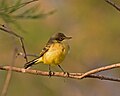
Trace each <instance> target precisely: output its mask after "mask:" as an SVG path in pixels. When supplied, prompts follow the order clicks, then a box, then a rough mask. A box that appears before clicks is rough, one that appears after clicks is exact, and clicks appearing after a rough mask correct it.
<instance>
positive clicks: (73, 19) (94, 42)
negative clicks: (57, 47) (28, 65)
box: [0, 0, 120, 96]
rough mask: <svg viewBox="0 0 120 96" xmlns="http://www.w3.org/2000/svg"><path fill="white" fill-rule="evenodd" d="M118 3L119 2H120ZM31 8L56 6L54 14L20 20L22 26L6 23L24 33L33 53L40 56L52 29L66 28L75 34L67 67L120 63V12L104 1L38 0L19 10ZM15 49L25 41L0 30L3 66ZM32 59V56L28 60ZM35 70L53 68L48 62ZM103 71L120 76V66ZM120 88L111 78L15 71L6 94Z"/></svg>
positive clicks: (95, 92) (46, 95)
mask: <svg viewBox="0 0 120 96" xmlns="http://www.w3.org/2000/svg"><path fill="white" fill-rule="evenodd" d="M0 1H1V2H2V0H0ZM5 1H6V2H7V3H8V4H9V5H12V4H14V3H15V2H14V0H11V1H9V0H5ZM16 1H17V0H16ZM18 1H19V0H18ZM22 1H23V2H24V1H28V0H22ZM114 1H115V2H116V3H117V4H118V5H120V1H119V0H114ZM36 4H37V5H36ZM31 6H39V7H38V9H37V10H38V13H48V12H50V11H53V10H55V12H54V13H53V14H50V15H45V16H43V17H40V18H36V19H31V18H29V19H25V18H16V19H15V21H17V24H18V25H17V26H16V23H15V24H13V23H10V22H9V23H8V22H7V24H9V26H10V27H11V28H12V30H14V31H15V32H17V33H18V34H20V35H21V36H23V37H24V41H25V47H26V50H27V52H28V53H32V54H39V52H40V51H41V50H42V48H43V47H44V45H45V43H46V42H47V40H48V38H49V37H50V36H51V35H52V34H53V33H55V32H64V33H65V34H66V35H68V36H72V37H73V39H72V40H71V41H70V42H69V43H70V46H71V51H70V54H68V56H67V57H66V59H65V60H64V62H63V63H62V67H63V68H64V69H65V70H66V71H68V72H86V71H88V70H91V69H94V68H98V67H101V66H104V65H109V64H112V63H117V62H120V27H119V22H120V18H119V17H120V12H118V11H117V10H116V9H114V8H113V7H112V6H110V5H108V4H107V3H106V2H105V1H104V0H92V1H91V0H69V1H68V0H39V1H38V2H35V3H32V4H30V5H27V6H25V7H23V8H22V9H20V10H19V11H17V12H15V13H14V14H18V13H22V12H23V11H24V10H25V9H27V8H30V7H31ZM3 23H5V21H4V20H3V19H2V18H1V19H0V24H3ZM19 26H20V27H19ZM22 29H23V30H24V31H23V30H22ZM15 47H18V48H19V50H20V51H21V47H20V43H19V42H18V40H17V39H16V38H14V37H13V36H11V35H9V34H7V33H4V32H2V31H0V53H1V54H0V64H1V65H9V64H10V62H11V59H12V55H13V50H14V48H15ZM31 59H33V57H30V58H29V60H31ZM24 63H25V60H24V59H23V57H18V58H17V59H16V64H15V66H19V67H23V65H24ZM32 68H33V69H40V70H45V71H47V70H48V66H46V65H43V64H39V65H36V66H34V67H32ZM52 70H53V71H60V70H59V69H58V68H57V67H53V68H52ZM101 74H104V75H107V76H116V77H119V76H120V70H119V69H115V70H110V71H106V72H101ZM5 77H6V72H5V71H0V78H1V79H0V92H1V90H2V87H3V84H4V81H5ZM119 89H120V85H119V84H118V83H116V82H111V81H102V80H97V79H83V80H72V79H68V78H56V77H52V78H48V77H43V76H35V75H30V74H21V73H13V75H12V79H11V81H10V85H9V88H8V92H7V96H21V95H23V96H33V95H35V96H67V95H69V96H101V95H102V96H113V95H115V96H119Z"/></svg>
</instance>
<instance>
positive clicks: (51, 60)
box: [24, 33, 72, 72]
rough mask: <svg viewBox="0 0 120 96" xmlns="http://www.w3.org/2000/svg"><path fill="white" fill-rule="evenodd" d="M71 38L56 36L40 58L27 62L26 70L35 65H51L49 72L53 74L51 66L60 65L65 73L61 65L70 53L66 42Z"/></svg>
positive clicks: (59, 34) (51, 39)
mask: <svg viewBox="0 0 120 96" xmlns="http://www.w3.org/2000/svg"><path fill="white" fill-rule="evenodd" d="M71 38H72V37H67V36H65V35H64V34H63V33H57V34H54V35H53V36H52V37H51V38H50V39H49V41H48V43H47V44H46V46H45V47H44V48H43V50H42V52H41V53H40V56H39V57H37V58H35V59H33V60H32V61H29V62H27V63H26V64H25V65H24V68H25V69H27V68H29V67H30V66H32V65H34V64H37V63H44V64H48V65H49V72H51V70H50V66H52V65H58V67H59V68H60V69H61V70H62V71H63V72H65V71H64V70H63V69H62V68H61V66H60V65H59V64H60V63H61V62H62V61H63V60H64V58H65V56H66V54H67V53H68V51H69V45H68V43H67V42H65V41H66V40H67V39H71Z"/></svg>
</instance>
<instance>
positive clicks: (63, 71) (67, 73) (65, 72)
mask: <svg viewBox="0 0 120 96" xmlns="http://www.w3.org/2000/svg"><path fill="white" fill-rule="evenodd" d="M58 67H59V68H60V69H61V70H62V71H63V72H64V74H66V73H67V75H68V77H69V73H68V72H65V71H64V70H63V68H62V67H61V66H60V65H58Z"/></svg>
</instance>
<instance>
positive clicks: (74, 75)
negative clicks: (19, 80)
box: [0, 66, 120, 82]
mask: <svg viewBox="0 0 120 96" xmlns="http://www.w3.org/2000/svg"><path fill="white" fill-rule="evenodd" d="M9 69H10V66H0V70H6V71H8V70H9ZM12 71H15V72H20V73H29V74H33V75H41V76H49V72H45V71H40V70H32V69H23V68H17V67H12ZM81 75H83V73H69V76H68V74H64V72H52V73H51V76H56V77H64V78H72V79H79V78H80V76H81ZM86 78H97V79H100V80H109V81H116V82H120V78H112V77H107V76H103V75H96V74H89V75H87V76H86Z"/></svg>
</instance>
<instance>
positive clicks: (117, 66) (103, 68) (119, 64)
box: [79, 63, 120, 79]
mask: <svg viewBox="0 0 120 96" xmlns="http://www.w3.org/2000/svg"><path fill="white" fill-rule="evenodd" d="M119 67H120V63H117V64H112V65H108V66H104V67H100V68H97V69H93V70H90V71H88V72H86V73H84V74H83V75H81V76H80V78H79V79H82V78H84V77H86V76H89V75H90V74H95V73H98V72H101V71H106V70H110V69H113V68H119Z"/></svg>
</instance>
